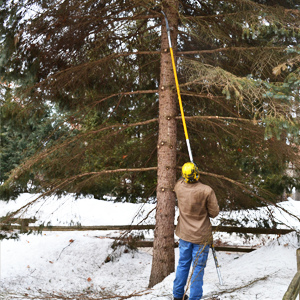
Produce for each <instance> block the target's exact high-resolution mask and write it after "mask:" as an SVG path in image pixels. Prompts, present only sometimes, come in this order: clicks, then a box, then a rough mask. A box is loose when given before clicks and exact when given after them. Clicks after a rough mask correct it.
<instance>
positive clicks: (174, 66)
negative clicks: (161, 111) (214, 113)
mask: <svg viewBox="0 0 300 300" xmlns="http://www.w3.org/2000/svg"><path fill="white" fill-rule="evenodd" d="M162 13H163V15H164V16H165V20H166V26H167V32H168V41H169V48H170V53H171V59H172V66H173V72H174V77H175V83H176V89H177V95H178V101H179V106H180V112H181V118H182V123H183V129H184V134H185V139H186V144H187V148H188V152H189V156H190V161H191V162H192V163H194V160H193V155H192V150H191V146H190V141H189V136H188V132H187V127H186V123H185V117H184V112H183V107H182V101H181V95H180V89H179V84H178V78H177V71H176V65H175V60H174V53H173V49H172V43H171V36H170V27H169V23H168V19H167V16H166V14H165V13H164V12H163V11H162ZM211 249H212V253H213V257H214V261H215V265H216V269H217V273H218V277H219V282H220V284H221V285H223V280H222V277H221V272H220V266H219V263H218V260H217V254H216V251H215V248H214V245H213V244H212V245H211Z"/></svg>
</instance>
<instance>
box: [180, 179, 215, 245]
mask: <svg viewBox="0 0 300 300" xmlns="http://www.w3.org/2000/svg"><path fill="white" fill-rule="evenodd" d="M174 190H175V193H176V196H177V200H178V207H179V217H178V224H177V226H176V231H175V233H176V235H177V236H178V237H179V238H180V239H182V240H185V241H187V242H191V243H194V244H211V243H212V229H211V223H210V220H209V217H211V218H215V217H216V216H217V215H218V214H219V205H218V201H217V198H216V195H215V193H214V191H213V189H212V188H211V187H209V186H208V185H205V184H202V183H201V182H196V183H186V182H185V181H184V179H183V178H180V179H179V180H178V181H177V183H176V185H175V189H174Z"/></svg>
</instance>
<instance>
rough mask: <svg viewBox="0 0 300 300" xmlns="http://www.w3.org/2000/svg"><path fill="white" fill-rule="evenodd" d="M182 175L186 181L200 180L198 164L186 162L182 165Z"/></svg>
mask: <svg viewBox="0 0 300 300" xmlns="http://www.w3.org/2000/svg"><path fill="white" fill-rule="evenodd" d="M182 177H183V178H184V181H185V182H188V183H193V182H196V181H198V180H199V178H200V173H199V170H198V168H197V166H196V165H195V164H194V163H192V162H188V163H185V164H184V165H183V166H182Z"/></svg>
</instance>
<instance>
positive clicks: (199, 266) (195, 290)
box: [190, 244, 209, 300]
mask: <svg viewBox="0 0 300 300" xmlns="http://www.w3.org/2000/svg"><path fill="white" fill-rule="evenodd" d="M208 252H209V245H207V246H205V247H204V245H196V244H193V268H192V270H193V275H192V278H191V287H190V300H199V299H201V297H202V295H203V288H202V286H203V276H204V268H205V266H206V261H207V257H208Z"/></svg>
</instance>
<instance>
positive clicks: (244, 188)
mask: <svg viewBox="0 0 300 300" xmlns="http://www.w3.org/2000/svg"><path fill="white" fill-rule="evenodd" d="M179 168H180V169H181V167H179ZM199 172H200V174H202V175H207V176H211V177H215V178H219V179H222V180H226V181H229V182H231V183H233V184H235V185H237V186H238V187H240V188H241V189H243V191H245V192H246V193H247V194H248V195H250V196H253V197H255V198H257V199H259V200H261V201H262V202H264V203H268V204H271V205H273V206H275V207H277V208H278V209H281V210H283V211H284V212H286V213H287V214H289V215H290V216H293V217H294V218H295V219H297V220H298V221H300V218H299V217H298V216H296V215H295V214H292V213H291V212H289V211H288V210H286V209H285V208H283V207H281V206H279V205H277V204H276V203H273V202H272V201H270V200H268V199H265V198H263V197H261V196H259V195H257V194H255V193H253V192H252V191H250V190H249V189H248V187H247V186H246V185H245V184H243V183H241V182H238V181H236V180H233V179H230V178H228V177H225V176H224V175H218V174H214V173H208V172H203V171H199Z"/></svg>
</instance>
